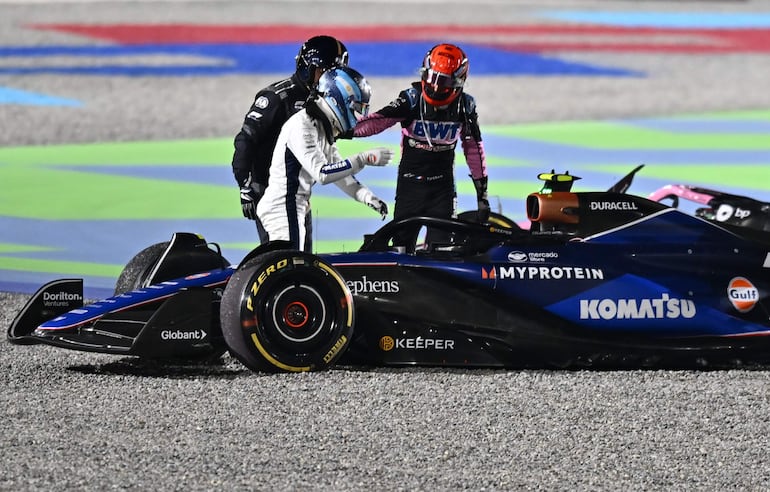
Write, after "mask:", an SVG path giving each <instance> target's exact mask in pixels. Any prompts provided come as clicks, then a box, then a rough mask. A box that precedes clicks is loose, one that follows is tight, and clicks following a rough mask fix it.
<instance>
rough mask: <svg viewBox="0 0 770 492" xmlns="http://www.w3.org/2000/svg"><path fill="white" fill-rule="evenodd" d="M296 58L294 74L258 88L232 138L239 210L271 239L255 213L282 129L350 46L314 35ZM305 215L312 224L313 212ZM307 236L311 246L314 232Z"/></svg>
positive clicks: (344, 60)
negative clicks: (241, 123) (239, 200)
mask: <svg viewBox="0 0 770 492" xmlns="http://www.w3.org/2000/svg"><path fill="white" fill-rule="evenodd" d="M295 60H296V70H295V72H294V74H293V75H291V77H289V78H287V79H283V80H280V81H278V82H275V83H273V84H271V85H269V86H267V87H266V88H264V89H262V90H260V91H259V92H257V95H256V96H255V97H254V102H253V103H252V104H251V107H250V108H249V112H248V113H247V114H246V117H245V118H244V120H243V126H242V127H241V130H240V132H238V134H237V135H236V136H235V141H234V146H235V151H234V153H233V161H232V167H233V175H234V176H235V181H236V182H237V183H238V186H239V188H240V194H241V210H242V212H243V216H244V217H246V218H247V219H250V220H253V221H255V222H256V226H257V234H258V236H259V240H260V242H266V241H267V234H266V233H265V230H264V227H262V223H261V222H260V221H259V218H258V217H257V204H258V203H259V201H260V199H261V198H262V195H263V194H264V193H265V187H266V186H267V183H268V169H269V168H270V159H271V156H272V155H273V148H274V147H275V142H276V140H278V133H279V132H280V131H281V127H282V126H283V124H284V123H285V122H286V120H287V119H289V116H291V115H293V114H294V113H296V112H297V111H299V110H300V109H302V107H303V105H304V104H305V101H306V100H307V98H308V96H309V95H310V91H311V89H315V87H316V84H317V83H318V79H319V77H320V76H321V74H322V73H323V72H324V70H328V69H330V68H333V67H339V66H346V65H347V64H348V50H347V48H346V47H345V45H344V44H342V42H340V41H338V40H337V39H335V38H333V37H331V36H324V35H321V36H314V37H312V38H310V39H308V40H307V41H305V42H304V43H303V44H302V46H301V47H300V49H299V53H298V54H297V56H296V58H295ZM307 221H308V222H307V227H308V228H310V226H311V224H312V220H311V217H310V216H308V217H307ZM307 239H308V247H307V249H308V250H310V249H311V247H310V246H311V244H310V241H311V240H312V234H308V237H307Z"/></svg>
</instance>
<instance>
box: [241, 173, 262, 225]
mask: <svg viewBox="0 0 770 492" xmlns="http://www.w3.org/2000/svg"><path fill="white" fill-rule="evenodd" d="M264 194H265V186H264V185H262V184H259V183H255V182H253V181H252V180H251V174H249V177H248V178H247V179H246V182H245V183H242V184H241V210H242V211H243V216H244V217H246V218H247V219H250V220H257V203H259V200H260V198H262V195H264Z"/></svg>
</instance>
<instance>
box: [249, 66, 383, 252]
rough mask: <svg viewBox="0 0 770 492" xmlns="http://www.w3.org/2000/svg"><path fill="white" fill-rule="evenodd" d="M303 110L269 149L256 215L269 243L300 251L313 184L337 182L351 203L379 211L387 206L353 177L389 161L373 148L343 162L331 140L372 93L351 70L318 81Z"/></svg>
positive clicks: (358, 113) (346, 127)
mask: <svg viewBox="0 0 770 492" xmlns="http://www.w3.org/2000/svg"><path fill="white" fill-rule="evenodd" d="M317 91H318V92H317V94H315V95H311V97H310V99H309V100H308V102H307V104H306V105H305V109H303V110H301V111H299V112H297V113H295V114H294V115H293V116H291V117H290V118H289V119H288V120H287V121H286V123H284V125H283V128H282V129H281V133H280V134H279V136H278V141H277V143H276V145H275V149H274V150H273V158H272V162H271V163H270V178H269V184H268V186H267V188H266V190H265V195H264V196H263V197H262V199H261V200H260V201H259V204H258V205H257V216H258V217H259V220H260V221H261V222H262V225H263V226H264V228H265V231H266V232H267V236H268V240H269V241H277V240H283V241H290V242H291V244H292V247H293V248H295V249H301V247H300V246H301V245H304V244H305V235H306V232H307V231H306V230H305V215H306V213H307V212H308V208H309V207H310V192H311V188H312V187H313V185H314V184H315V183H316V182H319V183H321V184H329V183H334V184H336V185H337V186H338V187H339V188H340V189H341V190H342V191H344V192H345V193H347V194H348V195H350V196H351V197H352V198H354V199H355V200H356V201H359V202H361V203H364V204H366V205H368V206H369V207H371V208H373V209H374V210H376V211H377V212H379V213H380V215H381V216H382V218H383V220H384V219H385V217H387V215H388V206H387V204H386V203H385V202H383V201H382V200H380V199H379V198H378V197H377V196H375V195H374V193H372V191H371V190H370V189H369V188H367V187H366V186H364V185H363V184H361V183H359V182H358V180H357V179H356V178H355V177H354V174H356V173H358V172H359V171H361V170H362V169H363V168H364V167H365V166H367V165H368V166H384V165H386V164H388V163H389V162H390V161H391V159H392V158H393V152H392V151H391V150H390V149H387V148H375V149H372V150H369V151H366V152H361V153H359V154H356V155H354V156H352V157H349V158H347V159H344V158H342V156H341V155H340V153H339V151H338V150H337V145H336V144H335V141H336V139H337V137H338V136H339V135H341V134H343V133H346V132H349V131H350V130H351V129H352V128H353V127H354V126H355V125H356V122H357V120H358V118H359V117H362V116H365V115H366V114H367V112H368V109H369V99H370V97H371V89H370V87H369V83H368V82H367V81H366V79H365V78H364V77H363V76H362V75H361V74H360V73H358V72H357V71H356V70H354V69H352V68H350V67H340V68H334V69H331V70H328V71H326V72H325V73H324V74H323V75H322V76H321V78H320V80H319V81H318V90H317Z"/></svg>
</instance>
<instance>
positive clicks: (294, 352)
mask: <svg viewBox="0 0 770 492" xmlns="http://www.w3.org/2000/svg"><path fill="white" fill-rule="evenodd" d="M220 313H221V321H222V333H223V335H224V337H225V341H226V342H227V346H228V348H229V350H230V353H231V354H232V355H233V356H234V357H235V358H237V359H238V360H240V361H241V362H242V363H243V364H244V365H245V366H246V367H248V368H249V369H252V370H254V371H259V372H301V371H319V370H323V369H327V368H329V367H331V366H332V365H333V364H334V362H335V361H336V360H337V359H338V358H339V357H340V356H341V355H342V354H343V352H344V351H345V349H346V348H347V347H348V344H349V343H350V339H351V336H352V334H353V325H354V314H355V313H354V308H353V297H352V295H351V293H350V290H349V289H348V287H347V285H346V284H345V281H344V280H343V279H342V277H341V276H340V275H339V273H338V272H337V271H336V270H335V269H334V267H333V266H332V265H331V264H329V263H327V262H326V261H324V260H323V259H321V258H319V257H317V256H314V255H311V254H308V253H303V252H299V251H292V250H279V251H272V252H269V253H265V254H261V255H259V256H257V257H255V258H253V259H251V260H249V261H247V262H246V263H245V264H244V265H242V266H241V267H240V268H239V269H238V271H237V272H235V274H234V275H233V276H232V277H231V278H230V281H229V282H228V284H227V287H226V288H225V291H224V294H223V296H222V304H221V311H220Z"/></svg>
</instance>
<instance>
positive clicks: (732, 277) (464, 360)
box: [8, 168, 770, 372]
mask: <svg viewBox="0 0 770 492" xmlns="http://www.w3.org/2000/svg"><path fill="white" fill-rule="evenodd" d="M638 169H639V168H637V169H635V170H634V171H633V172H632V173H630V174H629V175H628V176H627V177H626V178H624V180H621V181H620V182H619V183H618V184H617V185H615V186H613V187H612V188H610V189H609V190H607V191H592V192H576V191H573V190H572V185H573V183H574V181H575V180H576V179H579V178H577V177H576V176H571V175H569V174H568V173H564V174H557V173H553V172H552V173H545V174H541V175H540V176H539V177H540V179H541V180H543V185H542V188H541V189H540V191H538V192H535V193H532V194H530V195H529V196H527V197H526V213H527V218H528V221H529V224H528V225H527V227H520V226H518V225H517V224H516V223H515V222H513V221H511V220H509V219H508V218H506V217H505V216H503V215H501V214H492V217H491V218H490V220H489V221H488V222H486V223H476V222H475V221H474V220H471V219H470V218H469V217H470V216H468V215H467V213H466V214H462V215H461V216H460V217H458V219H451V220H446V219H438V218H430V217H415V218H410V219H406V220H401V221H393V222H390V223H388V224H385V225H384V226H383V227H382V228H380V229H379V230H377V231H376V232H375V233H373V234H371V235H367V236H365V237H364V240H363V244H362V245H361V247H360V248H359V249H358V250H357V251H355V252H349V253H334V254H310V253H307V252H301V251H296V250H291V249H288V248H287V245H286V244H285V243H281V242H274V243H268V244H265V245H262V246H260V247H258V248H256V249H255V250H253V251H252V252H250V253H249V254H248V255H247V256H246V257H245V258H244V259H243V260H242V261H241V262H240V263H239V264H238V265H233V264H230V263H229V262H228V261H227V260H226V259H225V258H224V257H223V256H222V254H221V252H220V250H219V247H218V246H217V245H216V244H215V243H207V241H206V240H205V239H204V238H202V237H200V236H198V235H196V234H190V233H176V234H174V235H173V237H172V238H171V240H170V241H169V242H164V243H158V244H154V245H152V246H150V247H148V248H146V249H145V250H143V251H141V252H140V253H139V254H137V255H136V256H135V257H134V258H133V259H132V260H131V261H130V262H129V263H128V264H127V265H126V267H125V269H124V270H123V273H122V274H121V275H120V277H119V278H118V281H117V285H116V289H115V293H114V296H112V297H109V298H107V299H103V300H99V301H97V302H89V303H85V302H84V299H83V281H82V280H80V279H62V280H56V281H53V282H50V283H48V284H47V285H45V286H43V287H41V289H40V290H39V291H38V292H37V293H36V294H35V295H34V296H32V297H31V299H30V300H29V302H28V303H27V304H26V305H25V306H24V308H23V309H22V310H21V311H20V313H19V314H18V315H17V317H16V318H15V319H14V321H13V323H12V325H11V326H10V327H9V329H8V338H9V340H10V341H11V342H13V343H15V344H46V345H53V346H57V347H63V348H68V349H75V350H82V351H93V352H102V353H110V354H119V355H126V356H137V357H142V358H149V359H154V360H158V359H161V360H179V359H188V360H189V359H192V360H204V359H209V358H217V357H219V356H221V355H222V354H224V353H225V352H226V351H229V353H230V354H232V356H234V357H235V358H236V359H237V360H239V361H240V362H242V363H243V364H244V365H245V366H247V367H248V368H250V369H252V370H255V371H260V372H280V371H314V370H323V369H326V368H329V367H331V366H333V365H335V364H341V365H359V364H361V365H369V366H409V365H425V366H446V367H488V368H589V367H591V368H702V367H706V368H722V367H735V366H740V365H766V364H768V363H770V232H768V229H770V228H769V227H768V226H767V221H766V222H765V223H764V224H762V223H761V221H759V220H757V221H756V222H755V223H752V224H748V223H745V224H744V223H732V222H730V221H729V220H726V219H725V217H726V214H725V213H724V212H720V210H722V211H724V210H726V209H724V208H722V205H724V204H725V203H726V204H728V206H732V207H733V211H734V212H735V211H738V210H742V211H743V212H741V213H740V214H741V215H742V216H743V217H742V218H743V219H746V217H747V215H746V212H745V211H746V210H750V211H751V214H754V217H759V216H761V214H762V213H764V214H765V218H766V217H767V215H766V214H767V204H762V202H758V201H755V200H754V201H752V200H751V199H744V197H736V196H734V195H725V194H719V193H717V192H713V191H708V192H707V191H705V190H702V189H697V190H690V191H691V192H692V193H695V194H699V195H700V196H699V197H698V199H700V200H705V202H704V203H705V204H706V205H707V207H706V208H705V209H704V211H703V212H702V213H701V214H699V215H700V216H698V215H697V214H695V215H694V214H691V213H686V212H684V211H683V210H681V209H679V208H677V207H676V206H672V204H667V203H664V202H665V201H666V200H671V199H672V197H682V196H683V194H678V192H676V191H672V190H670V189H669V190H668V191H667V192H666V193H661V194H660V195H657V196H655V197H652V198H649V197H640V196H635V195H632V194H627V193H626V190H627V188H628V186H629V185H630V182H631V179H632V178H633V174H634V173H635V172H636V171H638ZM680 191H681V190H680ZM677 199H678V198H677ZM674 201H675V200H674ZM738 202H740V205H739V204H738ZM709 203H710V205H709ZM673 205H676V203H674V204H673ZM763 207H764V208H763ZM710 211H712V212H714V213H712V212H710ZM733 216H735V217H738V216H737V215H736V214H735V213H734V214H733Z"/></svg>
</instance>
